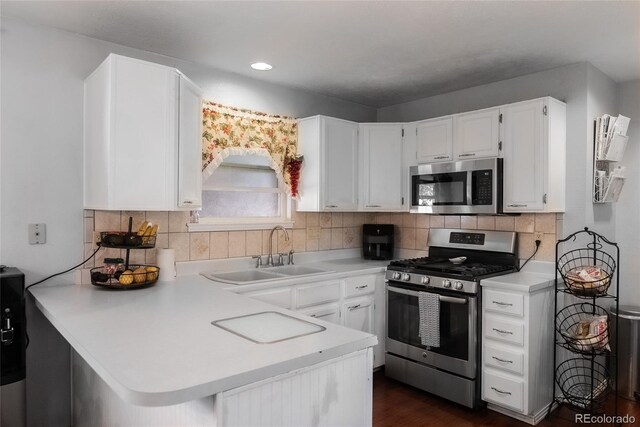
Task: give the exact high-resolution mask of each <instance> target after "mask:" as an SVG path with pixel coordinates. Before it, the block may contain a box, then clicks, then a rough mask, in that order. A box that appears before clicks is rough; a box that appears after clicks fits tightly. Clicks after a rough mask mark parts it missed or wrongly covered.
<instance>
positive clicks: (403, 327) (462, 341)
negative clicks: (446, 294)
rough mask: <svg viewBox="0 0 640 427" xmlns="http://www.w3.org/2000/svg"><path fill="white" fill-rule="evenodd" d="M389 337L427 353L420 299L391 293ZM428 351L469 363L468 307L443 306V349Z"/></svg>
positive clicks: (388, 318) (441, 318) (388, 319)
mask: <svg viewBox="0 0 640 427" xmlns="http://www.w3.org/2000/svg"><path fill="white" fill-rule="evenodd" d="M387 304H388V307H387V310H388V311H387V313H388V315H387V322H388V323H387V325H388V326H387V327H388V336H389V338H390V339H392V340H394V341H398V342H401V343H404V344H407V345H410V346H412V347H419V348H423V349H426V347H425V346H424V345H422V343H421V342H420V337H419V336H418V332H419V324H420V312H419V309H418V297H416V296H412V295H405V294H400V293H397V292H393V291H392V290H391V289H389V291H388V298H387ZM429 351H431V352H434V353H438V354H442V355H443V356H449V357H455V358H456V359H462V360H469V304H468V303H467V304H454V303H448V302H443V301H441V302H440V347H438V348H436V347H430V348H429Z"/></svg>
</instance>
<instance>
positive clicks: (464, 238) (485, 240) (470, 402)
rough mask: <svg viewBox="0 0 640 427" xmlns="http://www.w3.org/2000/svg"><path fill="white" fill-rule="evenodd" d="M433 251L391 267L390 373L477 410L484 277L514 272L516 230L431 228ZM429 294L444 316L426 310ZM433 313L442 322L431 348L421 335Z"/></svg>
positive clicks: (387, 369)
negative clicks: (424, 298) (423, 301)
mask: <svg viewBox="0 0 640 427" xmlns="http://www.w3.org/2000/svg"><path fill="white" fill-rule="evenodd" d="M429 255H430V256H429V257H424V258H415V259H408V260H400V261H393V262H391V263H390V264H389V266H388V267H387V272H386V279H387V287H386V294H387V337H386V341H385V342H386V351H387V354H386V358H385V373H386V375H387V376H389V377H391V378H395V379H397V380H399V381H402V382H405V383H407V384H409V385H412V386H414V387H417V388H420V389H422V390H425V391H428V392H430V393H434V394H437V395H439V396H442V397H444V398H446V399H449V400H452V401H454V402H457V403H460V404H462V405H465V406H468V407H470V408H476V407H478V406H480V404H481V389H480V387H481V382H480V372H481V363H480V360H481V359H480V357H481V356H480V354H481V345H480V332H481V330H482V328H481V327H480V323H481V316H480V308H481V307H482V305H481V292H480V281H481V280H482V279H485V278H489V277H492V276H497V275H500V274H506V273H510V272H513V271H515V269H516V266H517V263H518V256H517V240H516V233H514V232H503V231H477V230H458V229H456V230H453V229H431V230H430V231H429ZM461 257H464V258H461ZM451 260H453V261H451ZM422 293H424V294H426V295H429V296H430V297H434V298H435V299H436V300H437V301H438V309H437V310H438V312H439V315H438V312H436V311H435V309H432V310H428V309H426V308H425V307H424V306H423V307H422V314H421V312H420V311H421V306H420V298H421V297H422V296H423V295H421V294H422ZM429 311H431V312H429ZM421 316H422V317H421ZM428 316H434V317H436V318H437V319H438V322H439V329H438V331H437V333H438V334H439V337H438V338H439V344H438V345H437V346H427V345H424V344H423V339H422V338H421V337H420V335H419V332H420V326H421V322H422V321H423V320H424V318H425V317H428Z"/></svg>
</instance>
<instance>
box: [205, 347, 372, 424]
mask: <svg viewBox="0 0 640 427" xmlns="http://www.w3.org/2000/svg"><path fill="white" fill-rule="evenodd" d="M372 363H373V353H372V349H371V348H369V349H366V350H361V351H359V352H356V353H352V354H349V355H346V356H343V357H340V358H337V359H333V360H330V361H327V362H325V363H321V364H318V365H314V366H311V367H308V368H304V369H300V370H298V371H294V372H290V373H288V374H284V375H281V376H279V377H276V378H274V379H270V380H266V381H262V382H259V383H256V384H251V385H249V386H246V387H241V388H238V389H235V390H231V391H229V392H224V393H222V394H221V395H219V396H218V399H217V400H216V406H217V409H221V410H216V412H217V413H218V417H219V418H218V425H224V426H225V427H236V426H237V427H246V426H265V427H266V426H282V427H297V426H338V425H344V426H370V425H371V423H372V410H373V408H372V400H371V399H372V386H373V372H372V367H373V365H372Z"/></svg>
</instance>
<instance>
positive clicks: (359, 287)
mask: <svg viewBox="0 0 640 427" xmlns="http://www.w3.org/2000/svg"><path fill="white" fill-rule="evenodd" d="M368 287H369V285H360V286H356V289H364V288H368Z"/></svg>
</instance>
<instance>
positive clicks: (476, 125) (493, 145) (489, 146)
mask: <svg viewBox="0 0 640 427" xmlns="http://www.w3.org/2000/svg"><path fill="white" fill-rule="evenodd" d="M499 114H500V111H499V109H498V108H489V109H486V110H478V111H471V112H469V113H464V114H456V115H455V116H454V118H453V126H454V130H453V141H454V143H453V155H454V158H455V160H456V161H457V160H470V159H479V158H483V157H498V153H499V151H498V143H499V137H500V135H499Z"/></svg>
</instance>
